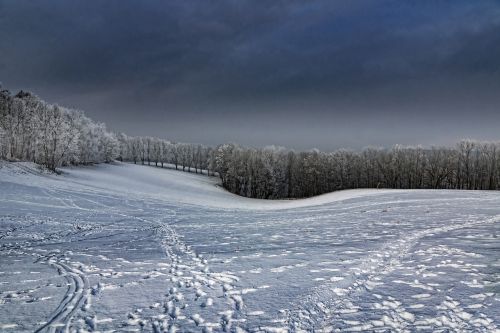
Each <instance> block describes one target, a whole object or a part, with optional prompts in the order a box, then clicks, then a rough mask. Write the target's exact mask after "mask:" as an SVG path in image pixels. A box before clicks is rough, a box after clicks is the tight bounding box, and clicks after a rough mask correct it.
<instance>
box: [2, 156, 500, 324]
mask: <svg viewBox="0 0 500 333" xmlns="http://www.w3.org/2000/svg"><path fill="white" fill-rule="evenodd" d="M65 171H66V174H65V175H62V176H53V175H47V174H40V172H39V171H38V170H36V169H34V168H33V166H32V165H30V164H28V163H15V164H3V165H0V190H1V191H0V264H1V265H0V267H1V268H0V331H6V332H9V331H12V332H18V331H19V332H76V331H78V332H92V331H119V332H127V331H131V332H133V331H136V332H139V331H146V332H175V331H184V332H196V331H199V332H219V331H226V332H245V331H248V332H301V331H317V332H335V331H342V332H344V331H345V332H349V331H354V332H355V331H376V332H387V331H398V332H412V331H415V330H420V331H424V332H426V331H429V332H430V331H433V332H434V331H438V332H462V331H477V332H497V331H498V325H499V324H498V321H499V315H498V313H500V299H499V295H498V286H499V280H500V275H499V273H498V272H499V271H500V254H499V252H498V233H499V225H500V223H499V222H500V194H499V193H497V192H470V191H464V192H462V191H373V190H361V191H345V192H339V193H338V194H335V193H334V194H331V195H326V196H321V197H318V198H313V199H307V200H292V201H277V202H266V201H262V200H252V199H245V198H239V197H236V196H233V195H231V194H229V193H227V192H224V191H223V190H222V189H220V188H216V187H215V186H214V180H211V179H208V178H207V177H200V176H196V175H192V174H186V173H181V172H175V171H172V170H160V169H156V168H148V167H143V166H133V165H123V164H118V165H116V166H101V167H92V168H80V169H67V170H65Z"/></svg>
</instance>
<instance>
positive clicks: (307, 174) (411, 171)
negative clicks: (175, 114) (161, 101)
mask: <svg viewBox="0 0 500 333" xmlns="http://www.w3.org/2000/svg"><path fill="white" fill-rule="evenodd" d="M0 158H1V159H4V160H11V161H32V162H35V163H37V164H40V165H42V166H45V167H46V168H48V169H50V170H52V171H56V170H57V168H58V167H60V166H68V165H89V164H95V163H109V162H112V161H114V160H119V161H125V162H131V163H136V164H137V163H139V164H147V165H154V166H157V167H167V166H168V167H172V168H175V169H179V170H183V171H188V172H195V173H202V172H204V173H205V174H207V175H208V176H219V177H220V178H221V180H222V185H223V186H224V188H226V189H227V190H228V191H230V192H233V193H235V194H238V195H242V196H246V197H252V198H262V199H285V198H304V197H310V196H314V195H319V194H323V193H327V192H332V191H337V190H343V189H355V188H395V189H467V190H499V189H500V142H479V141H474V140H470V139H467V140H462V141H460V142H458V143H457V144H456V145H455V146H453V147H422V146H401V145H395V146H393V147H392V148H390V149H386V148H376V147H369V148H365V149H363V150H361V151H352V150H346V149H340V150H337V151H334V152H321V151H319V150H316V149H313V150H311V151H306V152H297V151H294V150H290V149H286V148H283V147H276V146H268V147H265V148H248V147H242V146H239V145H237V144H221V145H219V146H217V147H210V146H206V145H202V144H190V143H179V142H173V141H168V140H164V139H161V138H155V137H132V136H128V135H126V134H124V133H114V132H113V131H110V130H108V129H107V128H106V125H105V124H103V123H99V122H95V121H93V120H92V119H90V118H88V117H87V116H85V114H84V113H83V112H82V111H78V110H72V109H68V108H64V107H61V106H59V105H55V104H50V103H46V102H45V101H43V100H42V99H40V98H39V97H38V96H36V95H34V94H32V93H29V92H24V91H21V92H19V93H17V94H15V95H13V94H11V93H10V92H9V91H8V90H1V91H0Z"/></svg>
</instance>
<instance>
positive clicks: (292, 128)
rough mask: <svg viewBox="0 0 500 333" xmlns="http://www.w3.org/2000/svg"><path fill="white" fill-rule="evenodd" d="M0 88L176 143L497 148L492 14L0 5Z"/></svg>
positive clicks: (456, 8)
mask: <svg viewBox="0 0 500 333" xmlns="http://www.w3.org/2000/svg"><path fill="white" fill-rule="evenodd" d="M0 82H2V84H3V86H4V87H5V88H8V89H10V90H13V91H17V90H19V89H27V90H31V91H33V92H34V93H36V94H38V95H39V96H40V97H42V98H43V99H45V100H47V101H49V102H56V103H59V104H61V105H64V106H68V107H73V108H78V109H82V110H84V111H85V112H86V114H87V115H89V116H91V117H92V118H94V119H95V120H99V121H104V122H106V123H107V124H108V127H110V128H112V129H113V130H117V131H124V132H126V133H128V134H131V135H155V136H160V137H163V138H167V139H171V140H176V141H187V142H200V143H207V144H216V143H221V142H237V143H241V144H244V145H251V146H264V145H268V144H277V145H283V146H287V147H292V148H296V149H309V148H312V147H318V148H320V149H323V150H332V149H336V148H339V147H350V148H354V149H358V148H361V147H364V146H368V145H375V146H381V145H382V146H391V145H392V144H395V143H402V144H424V145H429V144H432V143H435V144H450V143H452V142H454V141H455V140H457V139H460V138H464V137H473V138H478V139H488V140H492V139H500V2H499V1H497V0H492V1H482V0H474V1H470V0H453V1H445V0H432V1H426V0H418V1H417V0H414V1H404V0H394V1H385V0H373V1H371V0H351V1H340V0H339V1H337V0H325V1H314V0H309V1H306V0H301V1H295V0H288V1H285V0H276V1H270V0H262V1H261V0H219V1H214V0H204V1H199V0H198V1H194V0H179V1H177V0H171V1H168V0H163V1H129V0H115V1H113V0H107V1H104V0H102V1H90V0H79V1H73V0H72V1H67V0H60V1H35V0H32V1H25V0H0Z"/></svg>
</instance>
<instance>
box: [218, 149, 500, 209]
mask: <svg viewBox="0 0 500 333" xmlns="http://www.w3.org/2000/svg"><path fill="white" fill-rule="evenodd" d="M216 162H217V167H216V170H217V172H219V174H220V176H221V179H222V183H223V185H224V187H225V188H226V189H228V190H229V191H231V192H233V193H236V194H239V195H243V196H247V197H252V198H262V199H283V198H305V197H310V196H314V195H319V194H323V193H327V192H333V191H337V190H344V189H356V188H394V189H467V190H500V143H498V142H497V143H492V142H477V141H473V140H462V141H461V142H459V143H458V144H457V145H456V146H454V147H431V148H423V147H420V146H417V147H404V146H400V145H396V146H394V147H393V148H391V149H382V148H366V149H363V150H362V151H360V152H356V151H350V150H344V149H341V150H337V151H335V152H331V153H326V152H321V151H319V150H312V151H309V152H295V151H293V150H287V149H284V148H280V147H274V146H271V147H266V148H263V149H252V148H244V147H239V146H237V145H231V144H226V145H221V146H219V147H218V148H217V152H216Z"/></svg>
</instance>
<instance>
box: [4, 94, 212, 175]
mask: <svg viewBox="0 0 500 333" xmlns="http://www.w3.org/2000/svg"><path fill="white" fill-rule="evenodd" d="M212 151H213V149H212V148H211V147H207V146H204V145H200V144H187V143H175V142H170V141H167V140H163V139H159V138H153V137H131V136H128V135H126V134H124V133H114V132H112V131H109V130H107V129H106V125H105V124H103V123H98V122H95V121H93V120H92V119H90V118H88V117H86V116H85V115H84V113H83V112H81V111H78V110H72V109H68V108H64V107H61V106H59V105H54V104H49V103H46V102H45V101H43V100H42V99H40V98H39V97H38V96H36V95H33V94H31V93H29V92H24V91H20V92H19V93H17V94H16V95H12V94H11V93H10V92H9V91H8V90H0V158H2V159H6V160H18V161H32V162H35V163H38V164H40V165H43V166H45V167H47V168H48V169H50V170H53V171H56V168H58V167H60V166H66V165H82V164H83V165H87V164H94V163H103V162H106V163H109V162H111V161H113V160H115V159H118V160H120V161H130V162H134V163H141V164H148V165H151V164H154V165H156V166H161V167H163V166H165V164H170V165H172V166H174V167H175V168H176V169H182V170H183V171H186V169H187V171H194V172H196V173H198V172H200V173H201V172H202V170H208V174H213V165H214V163H211V157H212V156H213V154H212Z"/></svg>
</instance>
